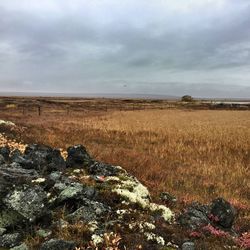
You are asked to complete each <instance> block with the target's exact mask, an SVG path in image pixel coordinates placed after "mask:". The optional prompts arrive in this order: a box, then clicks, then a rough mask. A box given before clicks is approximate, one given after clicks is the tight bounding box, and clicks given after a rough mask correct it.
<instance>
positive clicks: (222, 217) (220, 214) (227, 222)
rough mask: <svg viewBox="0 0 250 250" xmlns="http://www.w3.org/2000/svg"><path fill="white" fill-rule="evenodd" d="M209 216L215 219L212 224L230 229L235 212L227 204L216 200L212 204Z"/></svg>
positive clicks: (222, 200)
mask: <svg viewBox="0 0 250 250" xmlns="http://www.w3.org/2000/svg"><path fill="white" fill-rule="evenodd" d="M211 214H212V215H213V217H215V218H216V220H215V221H214V223H216V224H217V225H219V226H221V227H223V228H225V229H230V228H231V227H232V225H233V222H234V219H235V215H236V211H235V209H234V207H233V206H232V205H231V204H230V203H229V202H227V201H225V200H224V199H222V198H218V199H215V200H214V201H213V202H212V206H211Z"/></svg>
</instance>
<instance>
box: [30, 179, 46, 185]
mask: <svg viewBox="0 0 250 250" xmlns="http://www.w3.org/2000/svg"><path fill="white" fill-rule="evenodd" d="M45 181H46V179H45V178H38V179H36V180H32V181H31V182H32V183H37V184H39V183H43V182H45Z"/></svg>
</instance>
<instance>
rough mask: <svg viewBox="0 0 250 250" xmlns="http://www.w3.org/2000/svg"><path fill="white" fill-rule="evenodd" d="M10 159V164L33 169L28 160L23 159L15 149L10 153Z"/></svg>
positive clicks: (31, 163)
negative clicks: (13, 163)
mask: <svg viewBox="0 0 250 250" xmlns="http://www.w3.org/2000/svg"><path fill="white" fill-rule="evenodd" d="M10 159H11V161H12V162H15V163H18V164H20V165H21V166H22V167H24V168H27V169H31V168H32V167H33V162H32V161H31V160H29V159H25V158H24V157H23V155H22V153H21V152H20V151H19V150H18V149H15V150H14V151H13V152H12V153H11V156H10Z"/></svg>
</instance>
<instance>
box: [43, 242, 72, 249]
mask: <svg viewBox="0 0 250 250" xmlns="http://www.w3.org/2000/svg"><path fill="white" fill-rule="evenodd" d="M75 247H76V243H74V242H73V241H65V240H59V239H51V240H49V241H46V242H45V243H43V245H42V246H41V248H40V250H73V249H74V248H75Z"/></svg>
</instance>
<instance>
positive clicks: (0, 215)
mask: <svg viewBox="0 0 250 250" xmlns="http://www.w3.org/2000/svg"><path fill="white" fill-rule="evenodd" d="M22 220H23V217H22V216H21V215H20V214H19V213H17V212H16V211H13V210H12V209H9V208H7V207H5V206H3V205H2V206H1V210H0V227H9V226H14V225H17V224H18V223H20V222H21V221H22Z"/></svg>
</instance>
